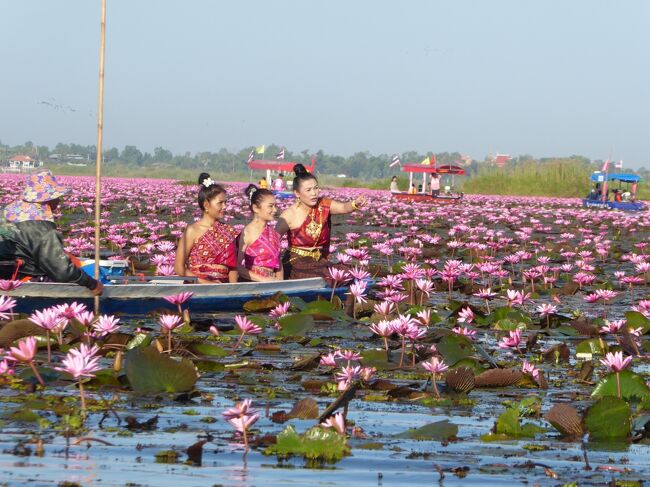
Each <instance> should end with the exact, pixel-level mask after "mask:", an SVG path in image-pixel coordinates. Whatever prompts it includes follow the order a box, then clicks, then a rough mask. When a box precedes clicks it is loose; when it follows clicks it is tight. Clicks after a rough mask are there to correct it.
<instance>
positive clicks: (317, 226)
mask: <svg viewBox="0 0 650 487" xmlns="http://www.w3.org/2000/svg"><path fill="white" fill-rule="evenodd" d="M309 215H310V216H311V221H310V222H309V223H308V224H307V226H306V227H305V233H307V235H309V236H310V237H311V238H313V239H314V241H317V240H318V237H320V234H321V232H322V231H323V218H322V217H323V208H322V207H321V206H319V207H318V222H316V208H312V209H311V212H310V213H309Z"/></svg>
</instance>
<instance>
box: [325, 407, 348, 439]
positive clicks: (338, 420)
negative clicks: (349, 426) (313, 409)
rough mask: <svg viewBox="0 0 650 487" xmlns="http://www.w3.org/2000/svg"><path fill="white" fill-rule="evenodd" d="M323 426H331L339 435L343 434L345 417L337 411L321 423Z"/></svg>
mask: <svg viewBox="0 0 650 487" xmlns="http://www.w3.org/2000/svg"><path fill="white" fill-rule="evenodd" d="M321 426H323V427H324V428H332V429H333V430H334V431H336V432H337V433H338V434H339V435H341V436H345V418H344V417H343V414H342V413H340V412H338V413H336V414H335V415H334V416H330V417H329V418H327V419H326V420H325V421H323V422H322V423H321Z"/></svg>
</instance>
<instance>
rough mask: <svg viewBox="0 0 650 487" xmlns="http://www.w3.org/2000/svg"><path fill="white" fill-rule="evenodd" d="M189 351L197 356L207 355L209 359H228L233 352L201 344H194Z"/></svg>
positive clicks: (208, 344) (216, 346)
mask: <svg viewBox="0 0 650 487" xmlns="http://www.w3.org/2000/svg"><path fill="white" fill-rule="evenodd" d="M189 350H190V352H192V353H194V354H196V355H205V356H208V357H227V356H228V355H230V354H231V353H232V351H230V350H226V349H225V348H223V347H220V346H218V345H212V344H210V343H201V342H197V343H192V344H191V345H190V347H189Z"/></svg>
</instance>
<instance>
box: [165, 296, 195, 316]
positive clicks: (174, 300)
mask: <svg viewBox="0 0 650 487" xmlns="http://www.w3.org/2000/svg"><path fill="white" fill-rule="evenodd" d="M192 296H194V293H192V292H189V291H186V292H182V293H178V294H173V295H171V296H165V297H164V299H165V301H167V302H169V303H171V304H174V305H176V306H178V314H179V315H182V314H183V308H182V306H181V305H182V304H184V303H186V302H187V301H189V300H190V299H191V298H192Z"/></svg>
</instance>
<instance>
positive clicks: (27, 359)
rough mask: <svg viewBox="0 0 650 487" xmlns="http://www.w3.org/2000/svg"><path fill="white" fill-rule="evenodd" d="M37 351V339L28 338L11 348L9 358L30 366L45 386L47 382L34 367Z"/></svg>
mask: <svg viewBox="0 0 650 487" xmlns="http://www.w3.org/2000/svg"><path fill="white" fill-rule="evenodd" d="M37 350H38V346H37V344H36V338H34V337H27V338H23V339H22V340H20V341H19V342H18V346H17V347H10V348H9V351H8V355H7V357H8V358H9V359H11V360H15V361H16V362H21V363H25V364H27V365H29V366H30V368H31V369H32V372H34V376H35V377H36V379H37V380H38V382H39V383H40V384H41V385H42V386H44V385H45V382H43V378H42V377H41V374H39V373H38V370H37V369H36V366H35V365H34V357H35V356H36V351H37Z"/></svg>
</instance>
